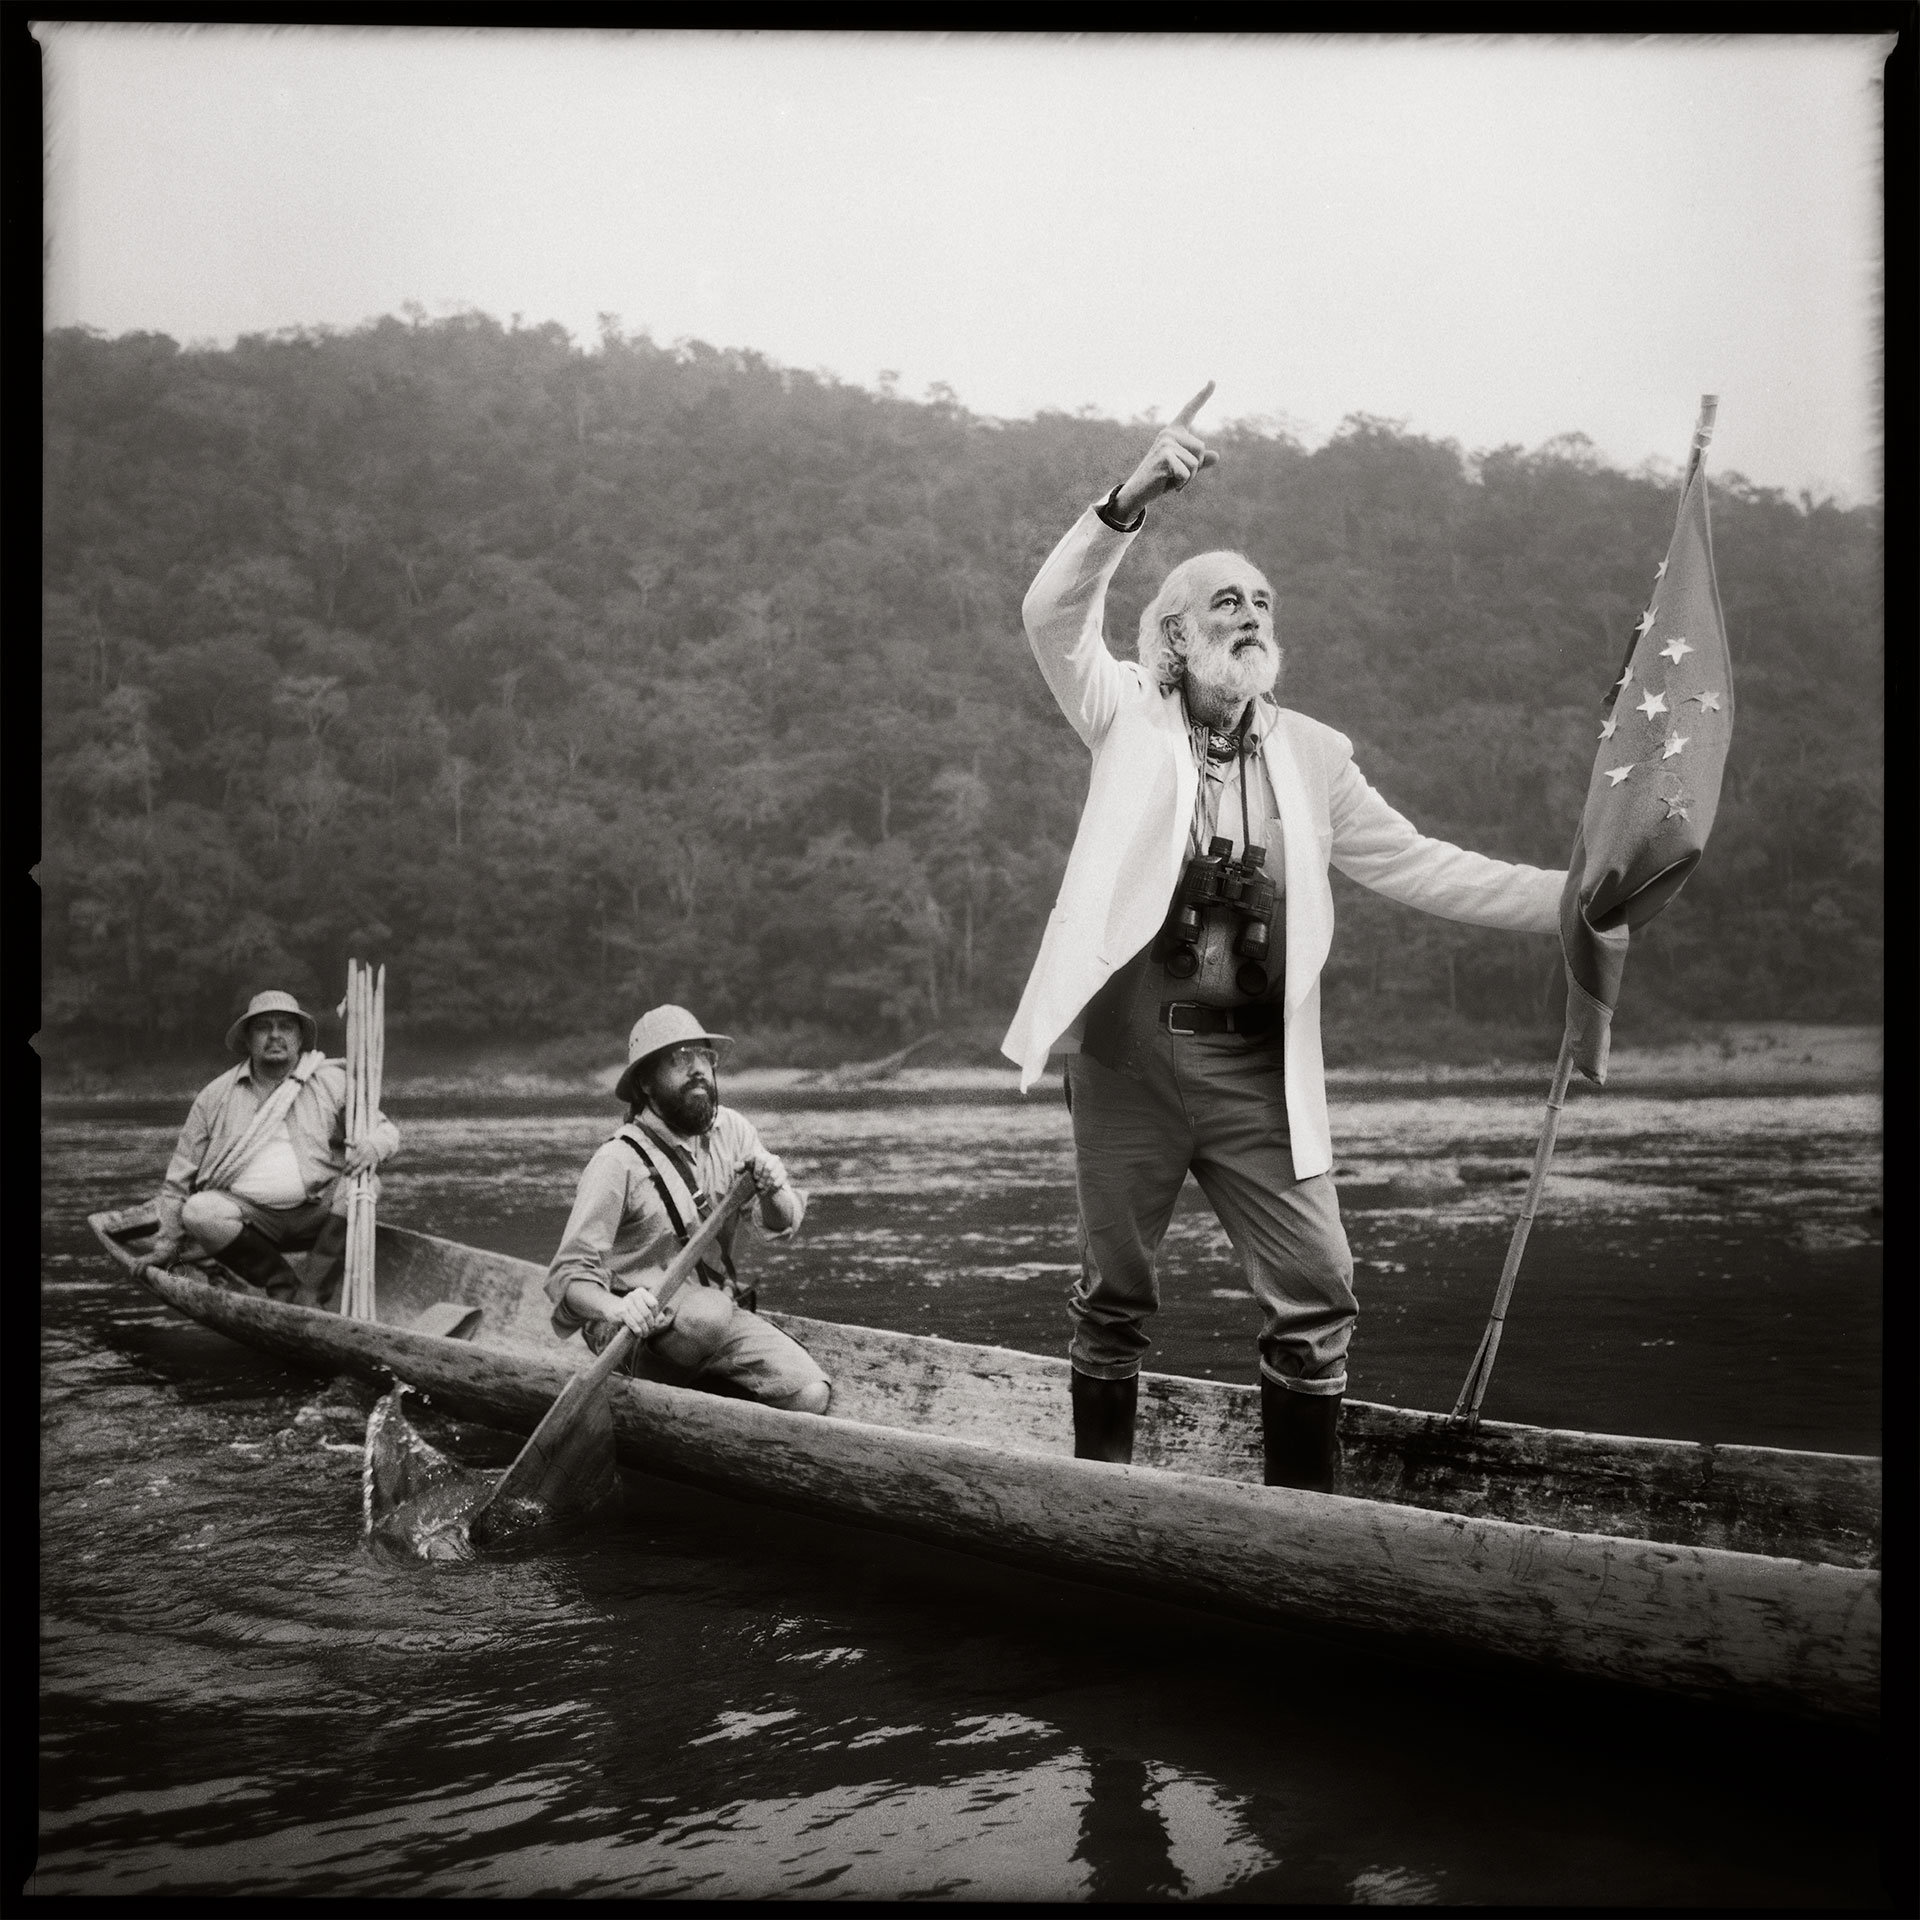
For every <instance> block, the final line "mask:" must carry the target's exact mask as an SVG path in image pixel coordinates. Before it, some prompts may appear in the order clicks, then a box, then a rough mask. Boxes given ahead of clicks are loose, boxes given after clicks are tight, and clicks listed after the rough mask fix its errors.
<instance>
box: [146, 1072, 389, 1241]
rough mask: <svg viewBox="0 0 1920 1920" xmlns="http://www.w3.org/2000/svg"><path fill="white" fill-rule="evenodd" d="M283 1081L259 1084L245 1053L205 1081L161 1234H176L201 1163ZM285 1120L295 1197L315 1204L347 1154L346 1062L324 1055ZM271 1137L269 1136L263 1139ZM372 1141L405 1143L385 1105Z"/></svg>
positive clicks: (173, 1171)
mask: <svg viewBox="0 0 1920 1920" xmlns="http://www.w3.org/2000/svg"><path fill="white" fill-rule="evenodd" d="M277 1084H278V1083H277V1082H276V1083H273V1084H272V1085H269V1084H261V1085H258V1086H256V1085H255V1083H254V1078H253V1063H252V1061H250V1060H243V1061H241V1063H240V1064H239V1065H238V1066H237V1067H231V1068H229V1069H228V1070H227V1071H226V1072H225V1073H223V1074H222V1075H221V1076H220V1077H219V1079H217V1080H212V1081H209V1082H208V1083H207V1085H206V1086H204V1087H202V1088H201V1089H200V1092H199V1095H198V1096H197V1097H196V1098H195V1100H194V1103H193V1106H192V1108H191V1110H190V1111H189V1112H188V1114H187V1124H186V1125H185V1126H184V1127H182V1128H181V1129H180V1139H179V1142H178V1144H177V1145H176V1146H175V1147H174V1150H173V1158H172V1159H171V1160H170V1161H169V1162H168V1163H167V1177H166V1184H165V1185H164V1186H162V1188H161V1189H160V1195H159V1202H158V1204H159V1210H160V1232H161V1236H162V1238H165V1239H177V1238H178V1237H179V1234H180V1209H181V1208H182V1207H183V1206H185V1205H186V1202H187V1196H188V1194H190V1193H192V1192H193V1191H194V1189H195V1188H196V1187H197V1186H198V1185H199V1184H200V1180H199V1173H200V1169H201V1168H202V1167H205V1166H211V1165H213V1164H214V1162H215V1161H217V1160H218V1159H219V1157H220V1155H221V1154H223V1153H224V1152H226V1150H227V1148H228V1147H230V1146H231V1145H232V1144H233V1143H234V1142H235V1141H236V1140H238V1139H239V1138H240V1136H241V1135H242V1134H244V1133H245V1132H246V1130H247V1129H248V1127H250V1126H251V1125H252V1124H253V1116H254V1115H255V1114H256V1113H258V1112H259V1111H260V1109H261V1107H262V1106H263V1105H264V1104H265V1103H266V1101H267V1100H268V1099H269V1098H271V1096H272V1094H273V1091H274V1086H275V1085H277ZM282 1125H283V1126H284V1127H285V1128H286V1133H287V1141H288V1144H289V1145H290V1146H291V1147H292V1148H293V1159H294V1165H295V1166H296V1167H297V1168H298V1169H299V1174H300V1183H301V1197H300V1200H298V1201H293V1202H291V1203H290V1204H293V1205H300V1204H303V1203H304V1204H306V1205H311V1204H312V1203H313V1202H314V1201H316V1200H318V1199H320V1198H321V1197H322V1196H323V1195H325V1194H326V1193H327V1191H328V1190H329V1189H330V1188H331V1187H332V1185H333V1183H334V1182H335V1181H336V1180H338V1179H339V1178H340V1175H341V1174H342V1172H344V1171H345V1168H346V1158H347V1143H346V1131H347V1063H346V1062H345V1061H344V1060H323V1061H322V1062H321V1063H320V1065H319V1067H318V1068H316V1069H315V1071H314V1073H313V1075H312V1077H311V1078H310V1079H309V1080H308V1081H307V1083H306V1085H305V1086H303V1087H302V1088H301V1089H300V1091H299V1092H298V1093H297V1094H296V1095H295V1096H294V1100H293V1104H292V1106H290V1107H289V1108H288V1109H287V1114H286V1118H285V1120H284V1121H283V1122H282ZM262 1144H263V1145H264V1144H265V1143H264V1142H263V1143H262ZM369 1145H371V1146H372V1148H373V1149H374V1152H375V1154H376V1155H377V1156H378V1158H379V1159H380V1160H381V1161H387V1160H390V1159H392V1158H393V1156H394V1155H395V1154H396V1153H398V1152H399V1151H400V1130H399V1128H397V1127H396V1126H395V1125H394V1124H393V1122H392V1121H391V1120H389V1119H388V1118H387V1116H386V1115H385V1114H384V1113H382V1114H379V1115H377V1116H376V1118H375V1124H374V1128H373V1132H372V1134H371V1136H370V1137H369Z"/></svg>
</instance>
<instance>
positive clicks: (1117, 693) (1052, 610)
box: [1020, 380, 1220, 746]
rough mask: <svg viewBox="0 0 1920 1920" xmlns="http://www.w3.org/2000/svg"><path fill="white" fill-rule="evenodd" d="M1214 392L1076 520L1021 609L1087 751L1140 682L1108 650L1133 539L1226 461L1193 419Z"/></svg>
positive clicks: (1178, 418) (1198, 399)
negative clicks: (1114, 588) (1152, 512)
mask: <svg viewBox="0 0 1920 1920" xmlns="http://www.w3.org/2000/svg"><path fill="white" fill-rule="evenodd" d="M1212 392H1213V382H1212V381H1211V380H1209V381H1208V382H1207V384H1206V385H1205V386H1204V387H1202V388H1201V389H1200V391H1199V392H1198V393H1196V394H1195V395H1194V396H1193V398H1192V399H1191V400H1189V401H1188V402H1187V404H1186V405H1185V406H1184V407H1182V408H1181V409H1180V411H1179V412H1178V413H1177V414H1175V415H1174V417H1173V419H1172V420H1171V421H1170V422H1169V423H1168V424H1167V425H1166V426H1164V427H1162V428H1161V429H1160V431H1159V432H1158V433H1157V434H1155V435H1154V438H1153V444H1152V446H1150V447H1149V448H1148V449H1147V452H1146V456H1145V458H1144V459H1142V460H1141V462H1140V464H1139V465H1138V466H1137V467H1135V468H1134V470H1133V471H1132V473H1130V474H1129V475H1128V476H1127V477H1126V479H1124V480H1123V481H1121V483H1120V484H1119V485H1118V486H1117V487H1115V488H1114V489H1113V491H1112V492H1111V493H1110V494H1108V496H1107V497H1106V499H1105V500H1103V501H1102V502H1101V503H1100V504H1099V505H1098V506H1097V507H1090V508H1088V510H1087V511H1086V512H1085V513H1083V514H1082V515H1081V516H1080V518H1079V519H1078V520H1077V521H1075V522H1074V524H1073V526H1072V527H1071V528H1070V529H1069V530H1068V532H1067V536H1066V538H1065V539H1064V540H1062V541H1061V542H1060V544H1059V545H1058V546H1057V547H1055V548H1054V550H1053V551H1052V553H1050V554H1049V555H1048V556H1047V558H1046V561H1045V563H1044V564H1043V565H1042V566H1041V568H1040V571H1039V572H1038V573H1037V574H1036V575H1035V576H1034V581H1033V585H1032V586H1030V587H1029V588H1028V589H1027V597H1026V599H1025V600H1024V601H1023V602H1022V604H1021V608H1020V617H1021V620H1022V622H1023V623H1024V625H1025V627H1026V630H1027V643H1028V645H1030V646H1031V647H1032V648H1033V657H1034V659H1035V660H1036V661H1037V662H1038V663H1039V667H1040V671H1041V673H1042V674H1043V675H1044V676H1045V678H1046V682H1047V685H1048V687H1049V688H1050V689H1051V690H1052V693H1053V697H1054V699H1055V700H1057V701H1058V702H1059V704H1060V711H1061V712H1062V713H1064V714H1065V715H1066V716H1067V719H1068V721H1069V722H1070V723H1071V724H1072V727H1073V730H1074V731H1075V732H1076V733H1077V734H1079V736H1080V738H1081V739H1082V740H1083V741H1084V742H1085V743H1086V744H1087V745H1088V746H1092V745H1093V743H1094V742H1095V741H1096V740H1098V739H1099V738H1100V736H1101V735H1102V734H1103V733H1105V732H1106V730H1107V729H1108V727H1110V726H1111V725H1112V724H1113V719H1114V715H1115V714H1116V713H1117V712H1118V711H1119V707H1120V701H1121V699H1122V697H1123V695H1124V694H1125V692H1126V690H1127V688H1128V687H1129V686H1130V685H1132V684H1134V682H1133V681H1132V679H1131V677H1130V676H1129V674H1128V673H1127V671H1126V670H1125V669H1124V668H1123V667H1122V666H1121V665H1120V664H1119V662H1118V661H1116V660H1115V659H1114V657H1113V655H1112V654H1111V653H1109V652H1108V651H1107V642H1106V609H1107V583H1108V582H1109V581H1110V580H1111V579H1112V578H1113V575H1114V570H1115V569H1116V568H1117V567H1118V566H1119V564H1120V562H1121V559H1122V558H1123V556H1124V555H1125V553H1126V551H1127V547H1128V545H1129V543H1130V542H1131V541H1132V538H1133V536H1134V535H1135V534H1136V533H1138V532H1139V531H1140V529H1141V527H1142V526H1144V525H1145V524H1146V509H1147V507H1148V505H1149V503H1150V502H1152V501H1154V500H1157V499H1159V498H1160V497H1161V495H1162V494H1166V493H1176V492H1178V491H1179V490H1180V489H1181V488H1182V487H1184V486H1186V485H1187V483H1188V482H1189V481H1190V480H1192V478H1193V477H1194V475H1195V474H1197V473H1200V472H1203V471H1204V470H1205V469H1206V468H1208V467H1210V466H1214V465H1216V464H1217V463H1218V461H1219V458H1220V456H1219V455H1218V454H1217V453H1215V452H1213V451H1212V450H1211V449H1210V448H1209V447H1208V446H1207V445H1206V443H1205V442H1204V441H1203V440H1202V439H1201V438H1200V436H1199V435H1198V434H1197V433H1195V432H1194V430H1193V417H1194V415H1195V414H1196V413H1198V412H1199V411H1200V409H1201V408H1202V407H1203V406H1204V405H1205V404H1206V402H1207V399H1208V397H1209V396H1210V395H1211V394H1212Z"/></svg>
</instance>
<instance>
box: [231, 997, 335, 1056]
mask: <svg viewBox="0 0 1920 1920" xmlns="http://www.w3.org/2000/svg"><path fill="white" fill-rule="evenodd" d="M263 1013H290V1014H292V1015H293V1016H294V1018H295V1019H296V1020H298V1021H299V1022H300V1037H301V1042H302V1044H303V1045H304V1046H305V1047H306V1049H307V1050H308V1051H309V1052H311V1051H312V1050H313V1048H315V1047H317V1046H318V1045H319V1044H320V1023H319V1021H317V1020H316V1019H315V1018H314V1017H313V1015H312V1014H310V1013H309V1012H308V1011H307V1010H306V1008H305V1007H303V1006H302V1005H301V1004H300V1002H299V1001H298V1000H296V999H295V998H294V997H293V995H292V994H290V993H279V992H276V991H273V990H269V991H268V992H266V993H256V994H255V995H254V996H253V998H252V999H251V1000H249V1001H248V1002H247V1010H246V1012H245V1013H243V1014H242V1015H241V1016H240V1018H239V1019H238V1020H236V1021H235V1022H234V1023H233V1025H232V1026H230V1027H229V1028H228V1029H227V1051H228V1052H229V1053H241V1054H244V1053H245V1052H246V1050H247V1022H248V1021H249V1020H252V1019H254V1018H255V1017H256V1016H257V1015H259V1014H263Z"/></svg>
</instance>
